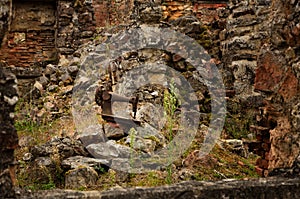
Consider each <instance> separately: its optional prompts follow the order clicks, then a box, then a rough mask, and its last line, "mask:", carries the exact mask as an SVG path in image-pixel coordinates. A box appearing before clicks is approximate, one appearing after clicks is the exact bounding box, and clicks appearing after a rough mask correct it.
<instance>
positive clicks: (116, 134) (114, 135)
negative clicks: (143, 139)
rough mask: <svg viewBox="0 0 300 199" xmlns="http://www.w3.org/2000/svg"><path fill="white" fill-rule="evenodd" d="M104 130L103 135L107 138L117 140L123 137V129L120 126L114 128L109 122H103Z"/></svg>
mask: <svg viewBox="0 0 300 199" xmlns="http://www.w3.org/2000/svg"><path fill="white" fill-rule="evenodd" d="M104 132H105V136H106V137H107V138H108V139H114V140H117V139H119V138H122V137H124V135H125V134H124V131H123V129H121V128H114V127H112V126H111V125H109V124H107V123H106V124H104Z"/></svg>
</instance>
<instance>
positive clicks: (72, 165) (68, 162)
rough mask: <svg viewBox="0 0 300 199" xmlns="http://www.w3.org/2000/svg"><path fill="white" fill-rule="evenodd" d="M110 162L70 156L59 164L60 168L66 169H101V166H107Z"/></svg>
mask: <svg viewBox="0 0 300 199" xmlns="http://www.w3.org/2000/svg"><path fill="white" fill-rule="evenodd" d="M109 164H110V161H108V160H107V159H99V158H98V159H95V158H89V157H84V156H72V157H69V158H67V159H64V160H63V161H62V163H61V166H62V167H63V168H66V169H76V168H78V167H81V166H85V167H93V168H95V167H101V165H107V166H108V165H109Z"/></svg>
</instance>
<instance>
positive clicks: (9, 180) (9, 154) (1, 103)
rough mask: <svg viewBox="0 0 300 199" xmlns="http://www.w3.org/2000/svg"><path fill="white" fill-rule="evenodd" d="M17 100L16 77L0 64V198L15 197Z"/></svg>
mask: <svg viewBox="0 0 300 199" xmlns="http://www.w3.org/2000/svg"><path fill="white" fill-rule="evenodd" d="M17 101H18V95H17V90H16V78H15V76H14V75H13V74H11V73H7V72H5V71H4V70H3V68H2V65H0V154H1V156H0V193H1V195H0V198H11V197H14V191H13V186H14V184H15V181H16V179H15V170H14V164H15V161H14V149H16V147H17V146H18V136H17V132H16V130H15V128H14V106H15V104H16V103H17Z"/></svg>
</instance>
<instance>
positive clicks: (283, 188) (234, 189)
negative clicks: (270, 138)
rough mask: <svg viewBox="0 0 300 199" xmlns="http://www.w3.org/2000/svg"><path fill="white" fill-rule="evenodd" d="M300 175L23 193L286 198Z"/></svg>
mask: <svg viewBox="0 0 300 199" xmlns="http://www.w3.org/2000/svg"><path fill="white" fill-rule="evenodd" d="M299 187H300V182H299V179H280V178H273V179H272V178H270V179H259V180H252V181H237V180H232V181H230V180H224V181H217V182H193V181H190V182H183V183H180V184H175V185H171V186H162V187H155V188H138V189H136V188H132V189H121V190H109V191H105V192H98V191H86V192H80V191H71V190H55V191H39V192H35V193H24V194H23V195H22V197H21V198H23V199H27V198H28V199H29V198H30V199H39V198H43V199H55V198H78V199H85V198H90V199H98V198H101V199H106V198H107V199H108V198H110V199H119V198H120V199H121V198H122V199H131V198H143V199H153V198H160V199H186V198H189V199H196V198H198V199H205V198H239V199H264V198H285V199H294V198H299V197H300V189H299Z"/></svg>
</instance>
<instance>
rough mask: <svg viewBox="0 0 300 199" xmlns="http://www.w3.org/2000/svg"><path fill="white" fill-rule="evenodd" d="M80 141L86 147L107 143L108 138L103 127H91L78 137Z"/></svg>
mask: <svg viewBox="0 0 300 199" xmlns="http://www.w3.org/2000/svg"><path fill="white" fill-rule="evenodd" d="M78 139H79V140H80V141H81V142H82V143H83V145H84V146H88V145H90V144H97V143H100V142H105V141H106V140H107V138H106V137H105V135H104V132H103V129H102V126H101V125H99V124H98V125H90V126H88V127H87V128H86V129H84V130H83V132H82V133H81V134H79V135H78Z"/></svg>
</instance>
